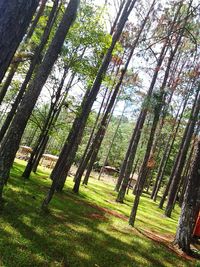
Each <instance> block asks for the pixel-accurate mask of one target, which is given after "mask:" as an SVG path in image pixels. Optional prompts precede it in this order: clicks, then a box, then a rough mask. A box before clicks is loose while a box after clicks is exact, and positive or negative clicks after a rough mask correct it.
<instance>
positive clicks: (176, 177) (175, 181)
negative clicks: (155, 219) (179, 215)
mask: <svg viewBox="0 0 200 267" xmlns="http://www.w3.org/2000/svg"><path fill="white" fill-rule="evenodd" d="M199 110H200V84H199V86H198V90H197V98H196V101H195V102H194V112H193V113H192V116H191V118H190V122H189V127H188V131H187V134H186V138H185V139H184V140H183V142H184V144H183V147H182V150H181V151H180V156H179V160H178V164H177V166H176V169H175V172H174V174H173V178H172V183H171V185H170V191H169V197H168V202H167V206H166V209H165V215H166V216H167V217H170V216H171V213H172V209H173V203H174V199H175V197H176V192H177V189H178V186H179V182H180V179H181V173H182V170H183V167H184V164H185V160H186V156H187V151H188V149H189V146H190V142H191V138H192V135H193V133H194V128H195V125H196V120H197V117H198V114H199Z"/></svg>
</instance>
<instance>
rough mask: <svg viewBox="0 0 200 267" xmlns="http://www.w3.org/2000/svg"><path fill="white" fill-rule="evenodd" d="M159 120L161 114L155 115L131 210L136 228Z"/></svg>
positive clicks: (132, 223) (132, 222) (131, 219)
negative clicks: (136, 218) (136, 219)
mask: <svg viewBox="0 0 200 267" xmlns="http://www.w3.org/2000/svg"><path fill="white" fill-rule="evenodd" d="M158 120H159V113H155V115H154V120H153V124H152V128H151V133H150V136H149V140H148V144H147V148H146V153H145V157H144V160H143V163H142V166H141V170H140V173H139V177H138V179H139V183H138V186H137V189H136V195H135V200H134V205H133V208H132V210H131V214H130V218H129V224H130V225H132V226H134V223H135V217H136V213H137V208H138V205H139V201H140V196H141V194H142V190H143V187H144V183H145V179H146V175H147V172H148V168H147V162H148V159H149V155H150V152H151V147H152V143H153V138H154V134H155V131H156V127H157V123H158Z"/></svg>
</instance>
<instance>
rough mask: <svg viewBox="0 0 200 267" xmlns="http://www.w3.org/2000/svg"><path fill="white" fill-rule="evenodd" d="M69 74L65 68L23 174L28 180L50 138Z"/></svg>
mask: <svg viewBox="0 0 200 267" xmlns="http://www.w3.org/2000/svg"><path fill="white" fill-rule="evenodd" d="M67 72H68V68H65V69H64V73H63V76H62V79H61V81H60V84H59V86H58V89H57V91H56V93H55V101H53V102H52V103H51V106H50V109H49V112H48V115H47V118H46V120H45V123H44V125H43V127H42V130H41V133H40V136H39V138H38V140H37V142H36V145H35V147H34V149H33V151H32V153H31V156H30V158H29V160H28V163H27V165H26V168H25V170H24V172H23V174H22V176H23V177H24V178H26V179H28V178H29V176H30V174H31V171H32V168H33V166H34V164H35V161H36V159H37V154H38V153H40V150H41V148H42V147H43V146H44V142H45V140H46V138H47V136H48V133H49V131H50V129H51V127H52V124H53V122H54V117H55V115H56V112H57V104H58V101H59V99H60V95H61V91H62V88H63V85H64V82H65V79H66V76H67Z"/></svg>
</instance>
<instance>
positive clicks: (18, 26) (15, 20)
mask: <svg viewBox="0 0 200 267" xmlns="http://www.w3.org/2000/svg"><path fill="white" fill-rule="evenodd" d="M38 3H39V0H20V1H19V0H10V1H9V2H8V1H7V0H1V2H0V36H1V40H0V55H1V59H0V82H1V81H2V79H3V77H4V75H5V73H6V71H7V69H8V67H9V65H10V62H11V60H12V58H13V56H14V53H15V51H16V49H17V47H18V46H19V44H20V42H21V40H22V38H23V37H24V35H25V33H26V30H27V28H28V26H29V23H30V22H31V19H32V17H33V15H34V13H35V11H36V8H37V5H38Z"/></svg>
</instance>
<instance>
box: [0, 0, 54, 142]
mask: <svg viewBox="0 0 200 267" xmlns="http://www.w3.org/2000/svg"><path fill="white" fill-rule="evenodd" d="M58 1H59V0H56V1H55V2H54V5H53V8H52V10H51V13H50V15H49V19H48V22H47V25H46V27H45V30H44V33H43V36H42V38H41V42H40V45H39V46H38V47H37V48H36V50H35V53H34V57H33V59H32V61H31V64H30V66H29V69H28V72H27V74H26V77H25V79H24V81H23V83H22V85H21V87H20V89H19V92H18V94H17V97H16V99H15V100H14V103H13V104H12V107H11V110H10V112H9V113H8V115H7V117H6V120H5V121H4V124H3V125H2V127H1V130H0V142H1V141H2V139H3V137H4V135H5V133H6V131H7V130H8V127H9V125H10V123H11V121H12V119H13V117H14V115H15V112H16V110H17V108H18V105H19V104H20V101H21V99H22V97H23V95H24V93H25V90H26V87H27V85H28V83H29V81H30V79H31V77H32V74H33V72H34V70H37V68H38V67H39V64H41V62H42V50H43V48H44V46H45V44H46V42H47V41H48V38H49V35H50V32H51V29H52V26H53V23H54V20H55V18H56V10H57V6H58Z"/></svg>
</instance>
